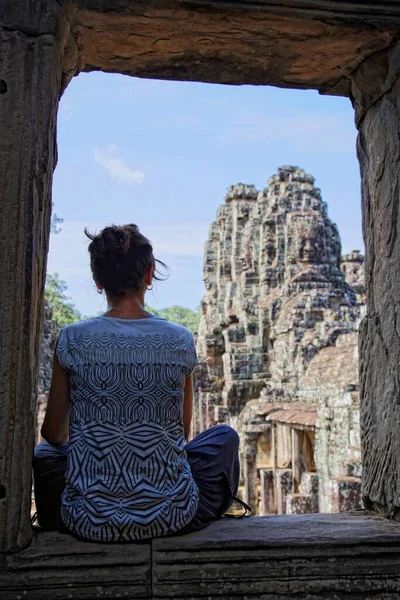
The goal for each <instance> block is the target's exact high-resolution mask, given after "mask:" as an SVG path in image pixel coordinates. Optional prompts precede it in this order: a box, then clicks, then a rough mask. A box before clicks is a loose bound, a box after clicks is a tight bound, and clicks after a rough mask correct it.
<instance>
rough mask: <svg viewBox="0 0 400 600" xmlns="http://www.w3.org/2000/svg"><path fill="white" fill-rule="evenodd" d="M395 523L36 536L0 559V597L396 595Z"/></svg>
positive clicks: (273, 523)
mask: <svg viewBox="0 0 400 600" xmlns="http://www.w3.org/2000/svg"><path fill="white" fill-rule="evenodd" d="M399 594H400V526H399V525H398V524H396V523H393V522H391V521H387V520H385V519H382V518H380V517H377V516H372V515H370V514H368V513H366V512H363V511H360V513H353V514H351V513H348V514H345V513H342V514H331V515H327V514H310V515H284V516H271V517H253V518H250V519H243V520H234V519H223V520H221V521H219V522H217V523H214V524H212V525H211V526H210V527H208V528H207V529H205V530H203V531H200V532H197V533H194V534H191V535H186V536H182V537H179V536H177V537H170V538H160V539H156V540H153V541H152V542H144V543H140V544H97V543H90V542H84V541H79V540H76V539H74V538H73V537H71V536H69V535H65V534H58V533H41V534H36V535H35V536H34V540H33V542H32V545H31V546H30V548H28V549H27V550H24V551H22V552H20V553H18V554H11V555H3V558H2V560H1V555H0V596H1V598H2V600H11V599H12V600H15V598H17V597H19V596H20V597H21V598H25V597H26V598H29V600H42V599H43V600H47V599H48V600H54V599H56V600H67V599H69V598H75V599H79V600H89V599H90V600H94V599H95V598H102V597H104V598H118V597H120V598H135V599H142V598H143V599H144V598H147V599H150V598H154V599H158V600H161V599H162V600H165V599H167V598H174V600H180V599H182V600H184V599H185V600H186V599H187V600H188V599H190V600H200V599H204V600H205V599H206V598H207V599H208V600H214V599H215V600H216V599H217V598H223V599H225V600H228V599H234V598H241V599H247V598H249V599H250V598H252V599H257V598H259V599H263V600H266V599H267V600H269V599H271V600H272V599H275V598H299V597H300V596H301V597H304V598H306V597H307V598H309V599H315V600H317V599H321V598H337V599H339V598H346V599H349V598H354V599H356V598H357V599H361V598H364V599H365V598H372V597H373V598H374V600H377V599H378V600H379V599H382V600H383V599H388V598H393V599H395V598H398V597H399Z"/></svg>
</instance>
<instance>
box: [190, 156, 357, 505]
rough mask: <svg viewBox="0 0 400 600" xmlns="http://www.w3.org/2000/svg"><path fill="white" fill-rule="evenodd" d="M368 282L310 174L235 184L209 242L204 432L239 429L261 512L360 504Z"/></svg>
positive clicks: (201, 398) (251, 496) (199, 392)
mask: <svg viewBox="0 0 400 600" xmlns="http://www.w3.org/2000/svg"><path fill="white" fill-rule="evenodd" d="M363 279H364V273H363V256H362V255H361V254H360V253H359V252H357V251H354V252H352V253H351V254H349V255H347V256H344V257H342V256H341V244H340V238H339V233H338V230H337V228H336V226H335V225H334V224H333V223H332V222H331V220H330V219H329V217H328V214H327V206H326V204H325V203H324V202H323V200H322V198H321V193H320V190H319V189H318V188H316V187H315V186H314V178H313V177H312V176H311V175H308V174H306V173H305V172H304V171H303V170H302V169H299V168H297V167H282V168H280V169H279V171H278V173H277V174H276V175H273V176H272V177H271V178H270V179H269V182H268V187H266V188H265V189H264V190H262V191H260V192H258V191H257V190H256V189H255V188H254V186H251V185H243V184H238V185H234V186H231V187H230V188H229V189H228V192H227V194H226V196H225V203H224V204H223V205H222V206H220V208H219V209H218V212H217V218H216V221H215V222H214V223H213V224H212V225H211V227H210V237H209V240H208V242H207V243H206V246H205V258H204V280H205V284H206V289H207V292H206V295H205V297H204V299H203V301H202V304H201V313H202V315H201V322H200V328H199V335H198V343H197V347H198V356H199V362H200V365H199V369H198V374H197V379H196V424H195V430H196V431H201V430H203V429H205V428H207V427H210V426H212V425H215V424H217V423H224V422H226V423H229V424H231V425H233V426H234V427H236V429H237V430H238V431H239V433H240V435H241V453H242V468H243V488H244V498H245V499H246V501H247V502H249V503H250V504H251V506H252V507H253V509H254V510H256V512H258V513H260V514H269V513H303V512H318V511H321V512H339V511H344V510H349V509H351V508H359V507H361V491H360V475H361V464H360V440H359V387H358V349H357V330H358V327H359V324H360V320H361V318H362V317H363V315H364V302H365V300H364V299H365V285H364V282H363Z"/></svg>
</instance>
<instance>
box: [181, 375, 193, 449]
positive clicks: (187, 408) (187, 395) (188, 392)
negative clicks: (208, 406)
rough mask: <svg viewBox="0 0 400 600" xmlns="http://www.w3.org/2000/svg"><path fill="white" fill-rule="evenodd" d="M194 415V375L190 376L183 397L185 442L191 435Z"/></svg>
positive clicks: (186, 381)
mask: <svg viewBox="0 0 400 600" xmlns="http://www.w3.org/2000/svg"><path fill="white" fill-rule="evenodd" d="M192 414H193V375H189V376H188V377H186V380H185V389H184V396H183V432H184V435H185V440H187V439H188V437H189V434H190V425H191V423H192Z"/></svg>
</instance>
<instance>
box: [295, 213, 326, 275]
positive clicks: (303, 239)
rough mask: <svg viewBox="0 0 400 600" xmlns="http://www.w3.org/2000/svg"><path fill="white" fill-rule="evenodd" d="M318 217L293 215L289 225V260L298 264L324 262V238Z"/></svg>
mask: <svg viewBox="0 0 400 600" xmlns="http://www.w3.org/2000/svg"><path fill="white" fill-rule="evenodd" d="M322 233H323V232H322V231H321V227H320V223H319V220H318V217H317V216H316V217H315V219H314V218H313V215H310V214H307V215H293V216H292V218H291V220H290V223H289V224H288V231H287V240H288V250H287V252H288V259H289V262H291V263H292V264H293V263H296V264H321V263H323V262H324V247H323V246H324V237H325V236H323V235H321V234H322Z"/></svg>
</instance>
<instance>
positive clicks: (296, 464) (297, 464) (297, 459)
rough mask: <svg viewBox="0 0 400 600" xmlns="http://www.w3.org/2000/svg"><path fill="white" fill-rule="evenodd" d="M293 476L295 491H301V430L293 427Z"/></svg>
mask: <svg viewBox="0 0 400 600" xmlns="http://www.w3.org/2000/svg"><path fill="white" fill-rule="evenodd" d="M291 433H292V478H293V493H295V494H296V493H297V492H298V491H299V485H300V481H301V444H300V436H301V434H302V432H301V431H298V430H297V429H295V428H294V427H292V432H291Z"/></svg>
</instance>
